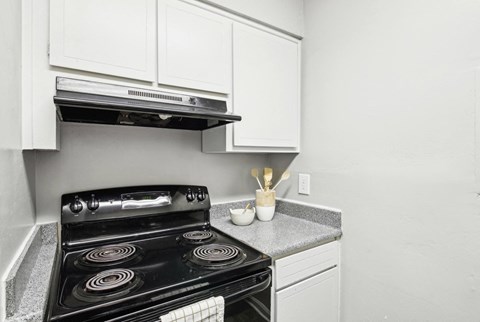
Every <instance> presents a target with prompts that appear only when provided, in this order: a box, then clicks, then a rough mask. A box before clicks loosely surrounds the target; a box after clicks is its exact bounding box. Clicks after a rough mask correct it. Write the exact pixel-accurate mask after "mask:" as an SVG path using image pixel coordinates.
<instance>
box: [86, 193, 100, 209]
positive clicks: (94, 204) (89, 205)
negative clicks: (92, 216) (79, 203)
mask: <svg viewBox="0 0 480 322" xmlns="http://www.w3.org/2000/svg"><path fill="white" fill-rule="evenodd" d="M98 207H100V202H98V199H97V198H95V195H93V194H92V197H91V198H90V200H89V201H87V208H88V209H90V210H91V211H95V210H97V209H98Z"/></svg>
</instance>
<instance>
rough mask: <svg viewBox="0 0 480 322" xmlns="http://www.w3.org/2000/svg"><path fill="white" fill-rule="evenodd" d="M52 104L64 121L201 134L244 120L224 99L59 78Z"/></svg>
mask: <svg viewBox="0 0 480 322" xmlns="http://www.w3.org/2000/svg"><path fill="white" fill-rule="evenodd" d="M56 88H57V95H56V96H54V97H53V101H54V103H55V105H56V107H57V114H58V117H59V119H60V120H61V121H63V122H76V123H96V124H114V125H129V126H143V127H159V128H171V129H184V130H197V131H202V130H205V129H209V128H212V127H217V126H222V125H225V124H228V123H232V122H235V121H240V120H241V119H242V118H241V117H240V116H238V115H234V114H231V113H229V112H228V111H227V102H226V101H225V100H217V99H209V98H203V97H197V96H190V95H184V94H176V93H168V92H163V91H156V90H150V89H143V88H135V87H129V86H121V85H114V84H107V83H99V82H92V81H85V80H78V79H71V78H65V77H57V85H56Z"/></svg>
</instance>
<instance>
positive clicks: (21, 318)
mask: <svg viewBox="0 0 480 322" xmlns="http://www.w3.org/2000/svg"><path fill="white" fill-rule="evenodd" d="M57 229H58V228H57V224H56V223H53V224H46V225H37V226H36V227H35V229H34V231H33V233H32V235H31V238H30V239H29V240H28V242H27V244H26V246H25V248H24V250H23V252H22V253H21V255H20V257H19V258H18V259H17V260H16V262H15V264H14V266H13V268H12V269H11V271H10V272H9V274H8V277H7V278H6V281H5V295H6V303H5V308H6V319H5V321H6V322H40V321H43V319H44V313H45V308H46V305H47V303H46V302H47V297H48V291H49V287H50V277H51V272H52V267H53V263H54V260H55V255H56V253H57V247H58V246H57V245H58V244H57V243H58V235H57Z"/></svg>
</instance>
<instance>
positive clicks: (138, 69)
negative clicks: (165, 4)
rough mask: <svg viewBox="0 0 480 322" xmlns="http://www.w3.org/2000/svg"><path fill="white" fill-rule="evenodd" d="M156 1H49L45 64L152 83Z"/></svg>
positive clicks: (154, 55) (154, 54) (154, 56)
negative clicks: (47, 51)
mask: <svg viewBox="0 0 480 322" xmlns="http://www.w3.org/2000/svg"><path fill="white" fill-rule="evenodd" d="M155 8H156V6H155V0H50V64H51V65H54V66H61V67H67V68H74V69H79V70H85V71H91V72H96V73H101V74H108V75H114V76H121V77H126V78H133V79H140V80H145V81H151V82H154V81H155V69H156V68H155V66H156V65H155V60H156V35H155V34H156V32H155V27H156V10H155Z"/></svg>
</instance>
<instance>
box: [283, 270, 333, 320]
mask: <svg viewBox="0 0 480 322" xmlns="http://www.w3.org/2000/svg"><path fill="white" fill-rule="evenodd" d="M276 307H277V314H276V316H277V322H292V321H302V322H317V321H322V322H336V321H338V268H337V267H335V268H332V269H330V270H328V271H326V272H324V273H321V274H318V275H315V276H313V277H310V278H308V279H306V280H304V281H302V282H300V283H297V284H294V285H292V286H290V287H287V288H285V289H283V290H281V291H279V292H277V294H276Z"/></svg>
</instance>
